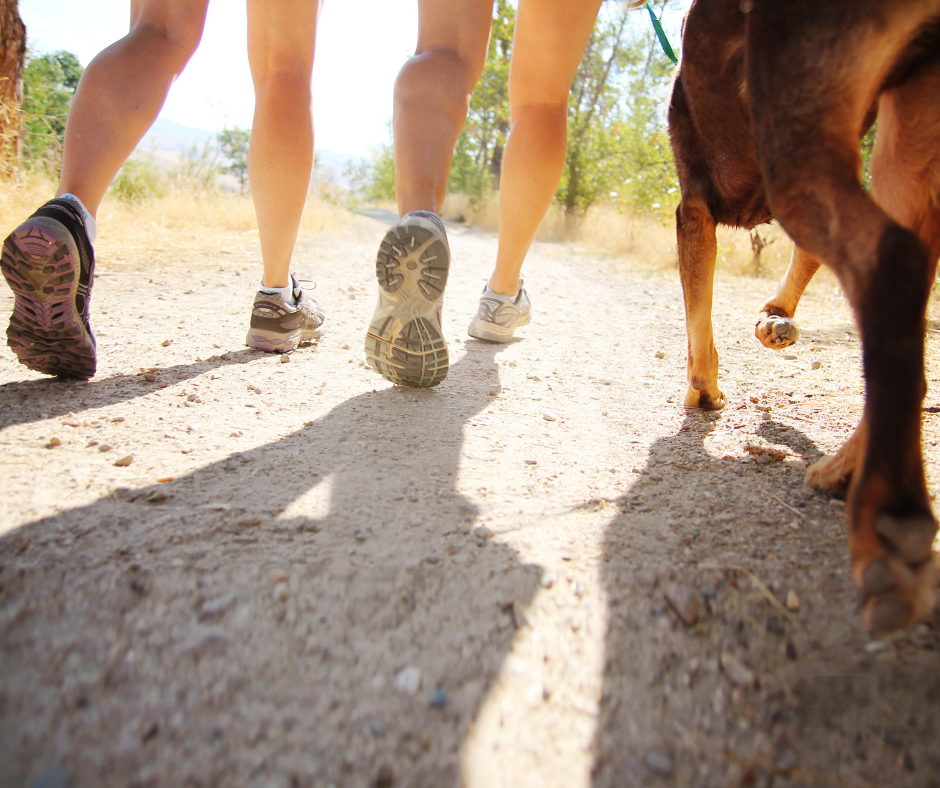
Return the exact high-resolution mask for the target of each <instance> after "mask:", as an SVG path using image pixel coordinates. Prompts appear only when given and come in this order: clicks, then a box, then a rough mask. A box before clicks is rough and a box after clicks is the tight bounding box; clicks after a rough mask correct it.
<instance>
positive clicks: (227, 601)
mask: <svg viewBox="0 0 940 788" xmlns="http://www.w3.org/2000/svg"><path fill="white" fill-rule="evenodd" d="M234 604H235V596H234V595H233V594H222V596H217V597H215V598H214V599H207V600H206V601H205V602H203V603H202V607H201V608H200V610H201V612H202V614H203V615H204V616H209V617H211V616H217V615H219V614H220V613H224V612H225V611H226V610H228V609H229V608H230V607H231V606H232V605H234Z"/></svg>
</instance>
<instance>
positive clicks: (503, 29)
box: [448, 0, 516, 196]
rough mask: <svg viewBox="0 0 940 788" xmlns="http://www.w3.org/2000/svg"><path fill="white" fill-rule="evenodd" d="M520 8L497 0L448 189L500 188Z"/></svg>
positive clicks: (467, 191)
mask: <svg viewBox="0 0 940 788" xmlns="http://www.w3.org/2000/svg"><path fill="white" fill-rule="evenodd" d="M515 27H516V11H515V9H514V8H513V7H512V6H511V5H510V4H509V0H496V4H495V6H494V7H493V28H492V31H491V33H490V44H489V50H488V52H487V56H486V65H485V66H484V68H483V75H482V76H481V77H480V80H479V81H478V82H477V84H476V87H475V88H474V90H473V95H472V97H471V98H470V111H469V113H468V114H467V122H466V123H465V124H464V128H463V131H461V133H460V137H459V138H458V139H457V146H456V150H455V151H454V159H453V162H452V163H451V168H450V180H449V182H448V190H449V191H451V192H460V193H463V194H470V195H474V196H479V195H481V194H482V193H483V191H484V190H486V189H487V188H498V187H499V177H500V174H501V172H502V165H503V149H504V147H505V145H506V135H507V134H508V133H509V61H510V58H511V57H512V36H513V32H514V31H515Z"/></svg>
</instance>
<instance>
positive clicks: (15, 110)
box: [0, 0, 26, 177]
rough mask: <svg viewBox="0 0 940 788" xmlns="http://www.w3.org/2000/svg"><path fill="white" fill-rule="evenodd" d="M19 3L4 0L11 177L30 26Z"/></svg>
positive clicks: (1, 46) (3, 138) (2, 164)
mask: <svg viewBox="0 0 940 788" xmlns="http://www.w3.org/2000/svg"><path fill="white" fill-rule="evenodd" d="M18 3H19V0H0V177H7V176H9V175H10V173H11V172H12V171H13V170H14V169H15V167H16V165H17V163H18V162H19V157H20V117H21V113H20V108H21V107H22V104H23V65H24V63H25V60H26V26H25V25H24V24H23V20H22V19H20V14H19V10H18V8H17V6H18Z"/></svg>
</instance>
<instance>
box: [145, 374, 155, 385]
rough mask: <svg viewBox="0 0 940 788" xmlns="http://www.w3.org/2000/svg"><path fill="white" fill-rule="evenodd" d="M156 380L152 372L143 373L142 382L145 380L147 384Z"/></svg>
mask: <svg viewBox="0 0 940 788" xmlns="http://www.w3.org/2000/svg"><path fill="white" fill-rule="evenodd" d="M156 379H157V376H156V375H154V374H153V373H152V372H145V373H144V380H145V381H146V382H147V383H153V382H154V381H155V380H156Z"/></svg>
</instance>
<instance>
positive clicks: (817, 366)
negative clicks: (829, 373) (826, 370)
mask: <svg viewBox="0 0 940 788" xmlns="http://www.w3.org/2000/svg"><path fill="white" fill-rule="evenodd" d="M810 367H811V368H812V369H822V361H814V362H812V363H811V364H810Z"/></svg>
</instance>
